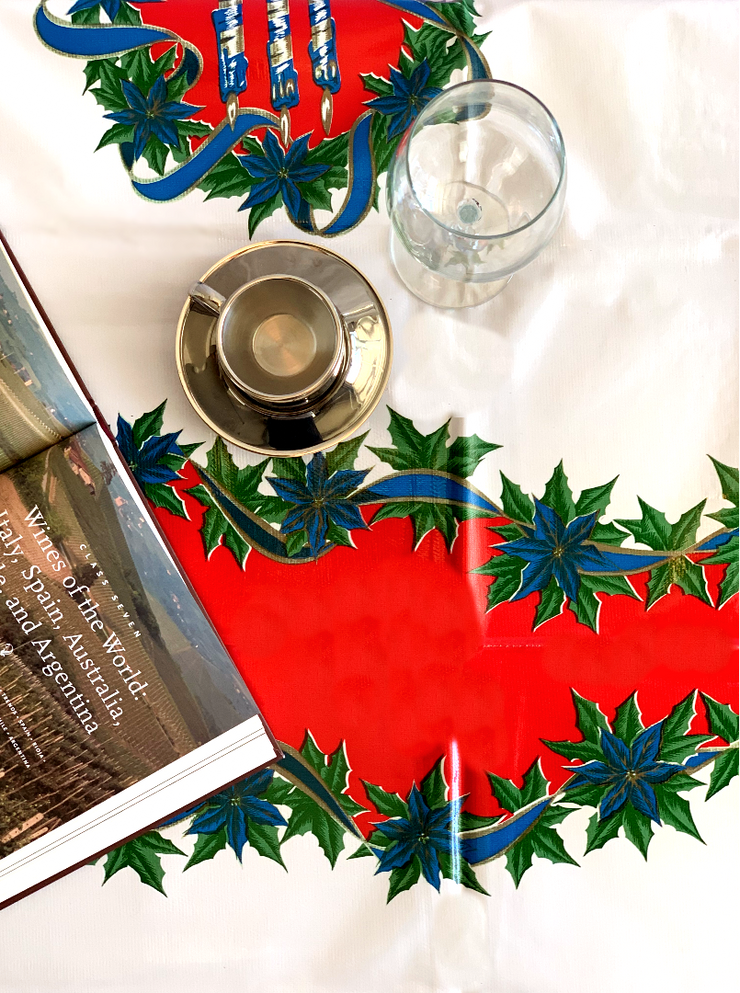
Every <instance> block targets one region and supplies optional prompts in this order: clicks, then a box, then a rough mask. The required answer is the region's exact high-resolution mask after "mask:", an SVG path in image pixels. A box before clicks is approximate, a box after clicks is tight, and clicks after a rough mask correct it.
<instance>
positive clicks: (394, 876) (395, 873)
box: [386, 855, 421, 903]
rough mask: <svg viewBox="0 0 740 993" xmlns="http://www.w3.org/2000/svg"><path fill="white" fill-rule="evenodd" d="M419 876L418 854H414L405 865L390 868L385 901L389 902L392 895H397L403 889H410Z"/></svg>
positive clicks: (392, 897) (419, 862)
mask: <svg viewBox="0 0 740 993" xmlns="http://www.w3.org/2000/svg"><path fill="white" fill-rule="evenodd" d="M420 876H421V861H420V859H419V856H418V855H414V857H413V858H412V859H411V861H410V862H407V863H406V865H402V866H400V867H398V868H396V869H391V873H390V880H389V882H388V898H387V900H386V903H390V902H391V900H393V899H394V897H397V896H398V894H399V893H403V891H404V890H410V889H411V887H412V886H413V885H414V884H415V883H418V882H419V877H420Z"/></svg>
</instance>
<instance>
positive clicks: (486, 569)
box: [471, 553, 527, 610]
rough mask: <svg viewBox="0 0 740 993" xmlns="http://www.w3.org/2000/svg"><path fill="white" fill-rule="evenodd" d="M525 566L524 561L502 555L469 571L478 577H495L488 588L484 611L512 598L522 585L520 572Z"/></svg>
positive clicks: (513, 556) (495, 556) (512, 556)
mask: <svg viewBox="0 0 740 993" xmlns="http://www.w3.org/2000/svg"><path fill="white" fill-rule="evenodd" d="M526 564H527V563H526V562H525V561H524V559H520V558H517V557H516V556H515V555H506V554H505V553H504V554H498V555H493V556H492V557H491V558H490V559H489V560H488V562H484V563H483V565H479V566H478V568H477V569H472V570H471V572H473V573H477V574H478V575H480V576H494V577H495V581H494V582H493V583H492V584H491V585H490V586H489V587H488V604H487V606H486V610H493V608H494V607H497V606H498V605H499V604H500V603H504V602H506V601H507V600H510V599H511V598H512V597H513V596H514V594H515V593H516V591H517V590H518V589H519V587H520V586H521V584H522V572H523V571H524V568H525V566H526Z"/></svg>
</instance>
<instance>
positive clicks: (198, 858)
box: [183, 825, 251, 872]
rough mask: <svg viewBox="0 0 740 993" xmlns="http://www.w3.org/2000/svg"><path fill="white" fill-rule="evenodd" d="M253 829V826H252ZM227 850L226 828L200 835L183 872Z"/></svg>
mask: <svg viewBox="0 0 740 993" xmlns="http://www.w3.org/2000/svg"><path fill="white" fill-rule="evenodd" d="M250 827H251V825H250ZM224 848H226V828H225V827H221V828H219V829H218V831H214V833H213V834H199V835H197V837H196V841H195V848H194V849H193V854H192V855H191V856H190V858H189V859H188V861H187V863H186V865H185V868H184V869H183V872H185V870H186V869H191V868H192V867H193V866H194V865H198V863H200V862H206V861H208V860H209V859H212V858H215V856H216V855H217V854H218V853H219V852H220V851H222V849H224Z"/></svg>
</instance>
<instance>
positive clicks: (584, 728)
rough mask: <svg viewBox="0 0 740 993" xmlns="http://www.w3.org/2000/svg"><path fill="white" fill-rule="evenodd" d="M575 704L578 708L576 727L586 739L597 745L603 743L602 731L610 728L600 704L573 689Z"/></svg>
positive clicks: (572, 694)
mask: <svg viewBox="0 0 740 993" xmlns="http://www.w3.org/2000/svg"><path fill="white" fill-rule="evenodd" d="M570 692H571V696H572V697H573V705H574V707H575V708H576V727H577V728H578V730H579V731H580V732H581V734H582V735H583V737H584V739H585V740H586V741H590V742H593V744H595V745H599V746H600V744H601V732H602V731H608V730H609V723H608V721H607V719H606V717H605V716H604V714H602V712H601V710H600V709H599V706H598V704H596V703H594V702H593V701H592V700H587V699H586V698H585V697H582V696H581V695H580V693H576V691H575V690H571V691H570Z"/></svg>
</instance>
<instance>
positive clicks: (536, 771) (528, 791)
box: [521, 759, 549, 807]
mask: <svg viewBox="0 0 740 993" xmlns="http://www.w3.org/2000/svg"><path fill="white" fill-rule="evenodd" d="M548 785H549V783H548V781H547V779H545V776H544V775H543V772H542V766H541V765H540V760H539V759H535V760H534V762H533V763H532V765H531V766H530V767H529V769H527V771H526V772H525V773H524V784H523V786H522V789H521V805H522V806H523V807H526V805H527V804H528V803H534V801H535V800H540V799H541V798H542V797H544V796H547V787H548Z"/></svg>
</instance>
